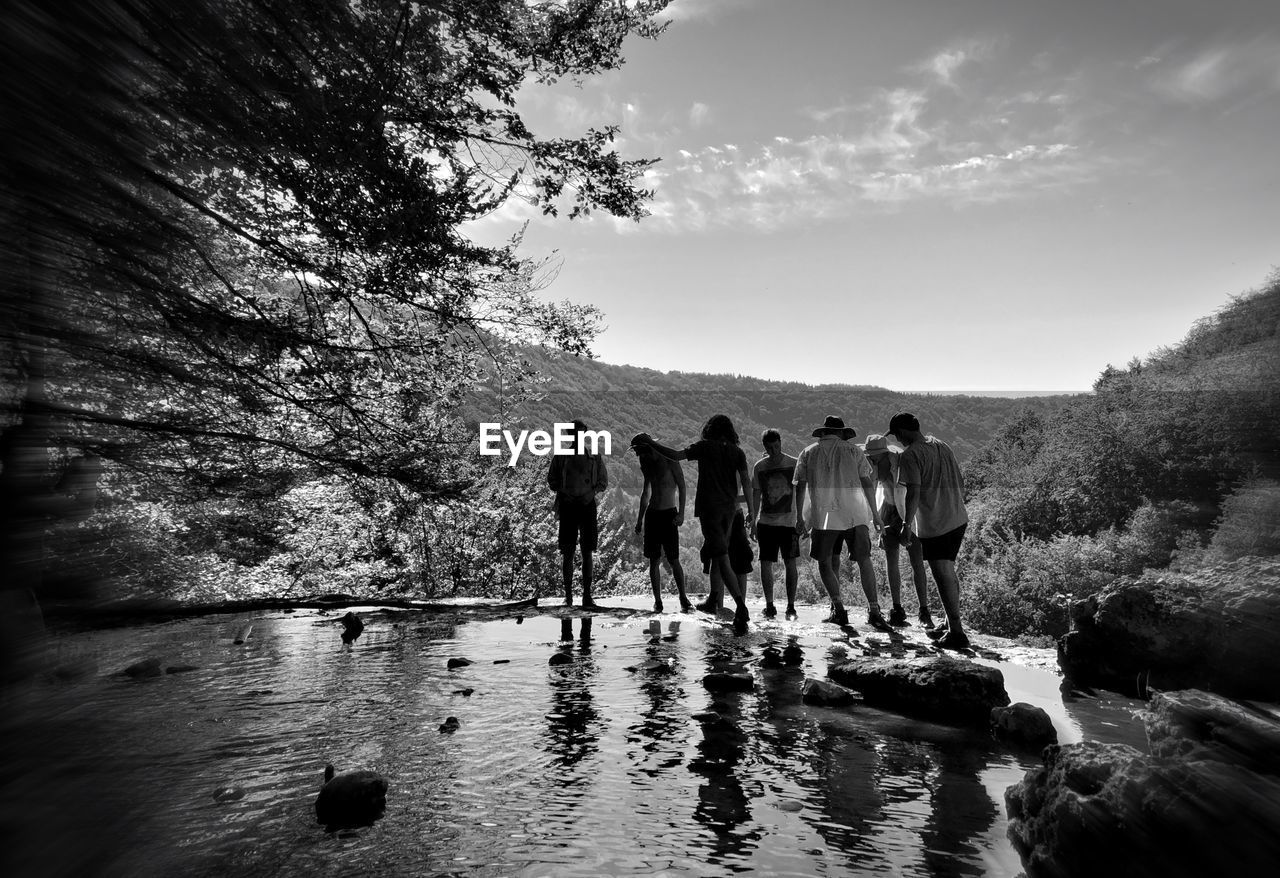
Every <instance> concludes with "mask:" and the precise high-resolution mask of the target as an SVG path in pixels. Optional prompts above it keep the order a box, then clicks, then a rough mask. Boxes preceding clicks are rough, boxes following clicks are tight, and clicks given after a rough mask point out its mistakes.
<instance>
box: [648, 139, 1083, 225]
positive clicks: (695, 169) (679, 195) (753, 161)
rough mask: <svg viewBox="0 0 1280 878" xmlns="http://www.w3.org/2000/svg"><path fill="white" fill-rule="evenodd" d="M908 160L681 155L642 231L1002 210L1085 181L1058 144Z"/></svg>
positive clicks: (766, 150) (1075, 159) (820, 152)
mask: <svg viewBox="0 0 1280 878" xmlns="http://www.w3.org/2000/svg"><path fill="white" fill-rule="evenodd" d="M873 139H874V138H873ZM907 155H908V153H906V152H903V151H894V152H879V153H877V152H872V151H868V150H866V149H864V148H863V145H862V141H861V140H858V139H853V140H849V139H842V138H839V137H833V136H830V135H814V136H811V137H808V138H805V139H804V140H798V141H797V140H791V139H790V138H786V137H777V138H775V139H774V140H773V141H772V142H771V143H769V144H762V145H760V146H759V147H758V148H756V149H755V150H752V151H750V152H743V151H739V150H729V149H718V148H715V147H707V148H705V149H702V150H699V151H697V152H689V151H687V150H685V151H682V152H681V153H680V156H679V159H678V160H677V161H676V162H673V163H672V164H671V166H669V167H658V168H655V169H652V170H651V171H650V177H649V185H652V186H655V187H656V189H657V198H656V200H655V202H654V204H653V207H652V216H651V217H650V218H649V219H648V220H646V221H645V223H643V224H642V226H645V227H659V228H662V229H665V230H668V231H677V230H685V231H699V230H705V229H709V228H717V227H732V226H748V227H753V228H756V229H759V230H762V231H767V230H771V229H776V228H779V227H783V226H787V225H792V224H795V223H802V222H809V221H815V220H829V219H833V218H837V217H842V216H847V215H849V214H850V213H851V212H853V211H856V210H857V209H859V207H860V206H861V207H863V208H865V207H867V206H869V205H888V204H896V203H902V202H906V201H914V200H924V199H934V200H947V201H950V202H969V203H979V202H993V201H1000V200H1005V199H1009V198H1014V197H1019V196H1023V195H1026V194H1027V193H1028V192H1031V191H1036V192H1043V191H1045V190H1048V189H1054V188H1061V187H1064V186H1067V185H1070V184H1072V183H1074V182H1078V181H1079V180H1080V179H1082V178H1084V177H1087V176H1088V174H1089V168H1088V166H1087V164H1085V163H1083V162H1082V161H1081V157H1080V155H1079V150H1078V149H1077V148H1076V147H1073V146H1071V145H1070V144H1065V143H1049V144H1023V145H1020V146H1017V147H1015V148H1013V149H1010V150H1007V151H1004V152H986V153H981V154H974V155H968V156H964V157H961V158H956V159H954V160H949V161H932V162H918V161H906V160H905V159H906V156H907ZM627 228H631V229H635V228H636V227H635V226H634V225H629V226H627Z"/></svg>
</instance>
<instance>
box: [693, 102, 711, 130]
mask: <svg viewBox="0 0 1280 878" xmlns="http://www.w3.org/2000/svg"><path fill="white" fill-rule="evenodd" d="M710 112H711V108H710V107H708V106H707V105H706V104H704V103H702V101H694V102H693V106H692V107H690V108H689V124H690V125H692V126H693V127H694V128H701V127H702V125H703V124H704V123H705V122H706V121H707V116H708V115H709V114H710Z"/></svg>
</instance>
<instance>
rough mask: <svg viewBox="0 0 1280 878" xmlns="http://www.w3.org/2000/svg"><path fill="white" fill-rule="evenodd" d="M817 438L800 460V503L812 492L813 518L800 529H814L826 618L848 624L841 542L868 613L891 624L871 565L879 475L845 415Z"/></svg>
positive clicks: (830, 420) (831, 419)
mask: <svg viewBox="0 0 1280 878" xmlns="http://www.w3.org/2000/svg"><path fill="white" fill-rule="evenodd" d="M813 435H814V436H815V437H816V438H817V439H818V441H817V442H815V443H813V444H812V445H810V446H809V447H808V448H806V449H804V451H801V452H800V457H799V459H798V460H797V461H796V474H795V486H796V505H797V506H798V507H799V508H800V509H801V510H804V509H805V502H804V501H805V496H806V493H807V495H808V498H809V509H808V521H807V522H806V521H804V518H803V516H802V517H801V518H800V519H798V520H797V521H796V528H797V530H801V531H803V529H804V528H805V526H806V525H807V526H808V528H810V529H811V531H812V544H811V548H810V552H809V554H810V555H811V556H812V557H813V558H814V559H815V560H816V561H817V562H818V573H819V574H820V575H821V577H822V586H823V588H825V589H826V590H827V595H828V596H829V597H830V598H831V615H830V616H829V617H828V618H826V619H824V620H823V621H824V622H833V623H835V624H837V625H848V624H849V614H848V612H847V611H846V610H845V607H844V603H843V602H842V601H841V599H840V574H839V568H838V567H837V566H836V565H835V563H834V561H833V556H834V555H835V553H836V552H837V551H838V548H837V547H838V546H839V545H840V544H841V543H848V545H849V553H850V554H851V555H852V556H853V559H854V560H855V561H856V562H857V564H858V572H859V574H860V575H861V578H862V591H863V594H865V595H866V597H867V607H868V610H867V618H868V620H869V621H870V623H871V624H872V625H874V626H876V627H888V626H887V623H886V622H885V620H884V617H883V616H882V615H881V613H880V602H879V599H878V597H877V596H876V571H875V568H874V567H873V566H872V565H871V528H873V527H874V528H876V529H877V530H879V528H880V515H879V512H878V511H877V510H876V506H875V500H876V495H875V490H876V487H875V479H874V474H873V470H872V468H871V464H870V463H868V462H867V458H866V455H864V454H863V453H862V451H861V449H859V448H858V447H857V446H856V445H853V444H851V443H850V442H849V441H848V440H850V439H852V438H853V437H854V436H856V435H857V433H856V432H855V431H854V430H853V428H852V427H846V426H845V425H844V419H843V418H840V417H837V416H835V415H828V416H827V417H826V419H825V420H824V421H823V422H822V425H821V426H820V427H817V428H816V429H814V431H813Z"/></svg>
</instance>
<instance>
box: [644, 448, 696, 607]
mask: <svg viewBox="0 0 1280 878" xmlns="http://www.w3.org/2000/svg"><path fill="white" fill-rule="evenodd" d="M652 446H653V438H652V437H650V436H649V434H648V433H638V434H636V436H635V437H634V438H633V439H632V440H631V450H632V451H634V452H635V453H636V458H637V459H638V460H639V461H640V472H641V474H642V475H643V476H644V488H642V489H641V491H640V511H639V512H638V513H637V516H636V533H643V534H644V556H645V557H646V558H648V559H649V583H650V584H651V585H652V586H653V611H654V612H655V613H661V612H662V567H661V562H662V556H663V555H666V556H667V564H668V566H670V568H671V578H672V579H673V580H675V583H676V592H677V593H678V594H679V595H680V609H681V610H684V611H686V612H688V611H690V610H692V609H693V604H691V603H690V602H689V597H688V595H686V594H685V590H684V568H683V567H681V566H680V525H682V524H684V504H685V487H684V469H683V468H681V466H680V464H678V463H676V462H675V461H674V460H668V459H667V458H665V457H662V456H661V455H659V454H658V453H657V452H656V451H654V450H653V447H652Z"/></svg>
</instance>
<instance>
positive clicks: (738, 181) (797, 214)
mask: <svg viewBox="0 0 1280 878" xmlns="http://www.w3.org/2000/svg"><path fill="white" fill-rule="evenodd" d="M988 54H989V51H988V47H987V46H985V45H981V44H978V43H975V42H967V43H963V44H957V45H955V46H950V47H946V48H944V49H942V50H940V51H938V52H937V53H935V54H934V55H932V56H931V57H930V58H928V59H926V60H924V61H922V62H920V63H919V64H916V65H912V66H911V67H910V68H907V69H906V71H905V73H904V79H903V80H902V81H901V82H900V83H899V84H897V85H894V86H892V87H884V88H880V89H877V90H874V91H872V92H870V93H869V94H866V95H864V96H863V98H862V99H861V100H850V99H845V100H843V101H840V102H838V103H835V104H832V105H830V106H825V107H814V106H810V107H806V108H804V109H802V110H801V111H800V113H799V116H800V118H802V119H803V120H805V121H806V122H807V123H808V127H809V130H808V131H803V132H794V131H783V132H779V133H778V134H776V135H775V136H773V137H772V138H770V139H768V140H760V141H758V142H755V143H753V144H741V143H740V144H738V145H735V146H734V147H733V148H732V149H730V148H729V147H728V145H723V146H702V147H698V148H694V147H692V146H686V147H684V148H682V149H679V150H678V151H676V152H675V153H674V154H671V153H669V155H672V159H671V160H669V161H665V162H663V163H662V164H661V165H659V166H658V167H657V168H655V169H653V170H652V172H651V177H650V178H649V185H650V186H651V188H654V189H655V191H656V197H655V200H654V203H653V205H652V216H651V217H650V218H649V219H648V220H647V221H646V222H644V223H642V224H641V226H640V229H641V230H665V231H687V230H694V231H696V230H701V229H709V228H721V227H723V228H732V227H752V228H756V229H760V230H770V229H776V228H780V227H784V226H788V225H793V224H804V223H809V222H816V221H824V220H830V219H833V218H840V217H847V216H850V215H853V214H855V213H857V212H859V211H866V210H876V209H884V208H885V207H886V206H891V205H897V204H903V203H907V202H912V201H937V202H946V203H950V204H971V203H987V202H994V201H1001V200H1008V199H1014V198H1024V197H1034V196H1036V195H1041V194H1044V193H1045V192H1048V191H1053V190H1060V189H1064V188H1066V187H1068V186H1072V185H1078V184H1079V183H1081V182H1083V181H1087V180H1089V179H1091V178H1092V177H1093V176H1094V175H1095V173H1096V172H1097V170H1098V169H1099V167H1101V166H1102V160H1101V159H1099V158H1098V157H1096V156H1091V155H1090V154H1089V151H1088V150H1087V149H1086V148H1085V147H1083V146H1081V145H1080V144H1079V143H1077V142H1075V141H1074V140H1073V139H1071V138H1070V137H1069V136H1068V135H1069V134H1070V132H1071V131H1072V126H1071V125H1070V124H1067V122H1066V121H1065V119H1066V117H1067V114H1068V113H1069V112H1070V111H1071V106H1072V104H1073V96H1072V95H1071V94H1070V92H1069V87H1068V85H1067V84H1066V83H1064V82H1063V81H1061V79H1060V78H1059V79H1056V80H1055V79H1053V78H1051V77H1048V76H1046V75H1045V74H1044V73H1043V72H1040V71H1037V74H1036V77H1035V79H1034V87H1028V85H1029V84H1030V82H1031V81H1030V80H1028V81H1022V82H1021V84H1020V85H1019V86H1018V87H1017V90H1015V85H1014V84H1013V83H1009V84H1008V85H1006V86H1004V87H1003V88H1000V89H991V88H987V89H980V88H973V89H966V88H964V87H963V82H962V81H961V80H962V78H961V77H960V76H959V74H958V71H960V70H961V68H962V67H963V66H965V65H969V64H973V65H981V64H982V63H983V60H984V59H985V58H987V57H988ZM1041 60H1043V59H1041ZM620 228H628V229H630V230H633V231H634V230H637V227H636V226H635V225H634V224H629V225H627V226H625V227H623V226H620Z"/></svg>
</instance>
